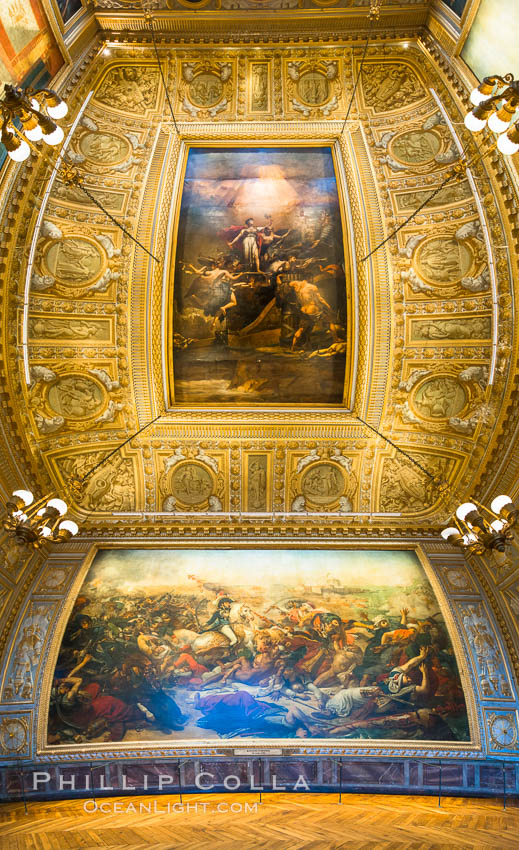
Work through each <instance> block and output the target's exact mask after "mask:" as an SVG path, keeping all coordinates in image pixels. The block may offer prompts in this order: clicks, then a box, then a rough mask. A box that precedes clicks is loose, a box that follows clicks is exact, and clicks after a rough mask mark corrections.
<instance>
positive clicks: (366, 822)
mask: <svg viewBox="0 0 519 850" xmlns="http://www.w3.org/2000/svg"><path fill="white" fill-rule="evenodd" d="M153 800H156V804H155V807H156V809H157V811H155V812H154V811H153V806H154V804H153ZM178 800H179V798H178V796H173V795H172V796H161V797H156V798H150V797H112V798H104V799H103V800H99V801H98V802H99V803H101V802H103V803H104V804H105V806H104V807H105V813H101V812H99V811H97V812H94V813H87V812H85V810H84V804H85V802H86V801H84V800H73V801H71V800H67V801H62V802H53V803H35V802H33V803H29V805H28V808H29V814H28V815H26V814H25V813H24V808H23V804H21V803H12V804H11V803H9V804H4V805H3V806H2V807H1V808H0V848H2V850H90V848H109V850H148V848H153V850H176V848H179V847H181V848H187V850H231V848H232V850H263V848H264V849H265V850H324V848H326V850H339V848H341V850H342V848H349V850H357V848H358V850H432V848H434V850H440V848H441V850H457V848H474V850H475V849H476V848H478V850H479V848H496V850H504V849H505V848H506V850H515V848H518V850H519V806H517V804H516V803H514V802H512V801H509V804H508V806H509V807H508V808H507V810H506V811H503V809H502V808H500V803H499V801H498V800H474V799H463V798H459V797H457V798H456V797H454V798H453V797H449V798H445V799H444V800H443V801H442V808H438V806H437V800H436V798H434V797H414V798H410V797H396V796H370V795H367V794H355V795H353V794H349V795H344V796H343V799H342V804H341V805H339V804H338V797H337V795H336V794H310V793H309V794H303V793H300V794H267V795H264V797H263V802H262V803H261V804H258V805H257V806H254V803H257V800H258V798H257V797H254V796H253V795H250V794H232V795H216V794H214V795H213V794H204V795H200V796H198V795H197V796H195V795H189V796H186V797H184V810H179V804H178ZM130 803H132V804H133V806H134V807H135V811H132V807H131V806H130ZM140 804H144V805H145V806H146V805H148V804H150V809H151V810H150V812H149V813H148V812H147V811H146V810H144V811H142V810H141V811H139V807H140ZM168 804H169V811H168ZM175 804H177V806H176V808H174V806H175ZM187 804H189V806H190V808H189V809H187ZM91 805H92V804H91V803H90V804H89V805H87V808H88V807H89V806H90V807H91ZM117 805H118V806H119V807H120V811H119V812H117V810H116V809H117ZM204 806H205V810H204ZM218 806H220V810H219V809H218ZM231 806H232V807H233V811H231V810H230V809H231ZM247 806H248V808H247ZM128 808H129V809H130V810H129V811H128ZM114 809H115V811H114Z"/></svg>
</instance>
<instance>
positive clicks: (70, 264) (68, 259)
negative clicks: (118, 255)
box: [44, 237, 102, 283]
mask: <svg viewBox="0 0 519 850" xmlns="http://www.w3.org/2000/svg"><path fill="white" fill-rule="evenodd" d="M44 259H45V265H46V266H47V268H48V269H49V271H50V272H52V274H53V275H54V276H55V277H56V278H57V279H58V280H61V281H63V282H64V283H87V282H88V281H90V280H93V279H94V278H95V277H96V275H97V274H99V272H100V271H101V266H102V256H101V252H100V250H99V248H97V247H96V246H95V245H93V244H92V243H91V242H87V241H86V240H85V239H81V238H80V237H74V238H68V239H61V240H60V241H59V242H54V243H53V244H51V246H50V248H48V250H47V251H46V252H45V258H44Z"/></svg>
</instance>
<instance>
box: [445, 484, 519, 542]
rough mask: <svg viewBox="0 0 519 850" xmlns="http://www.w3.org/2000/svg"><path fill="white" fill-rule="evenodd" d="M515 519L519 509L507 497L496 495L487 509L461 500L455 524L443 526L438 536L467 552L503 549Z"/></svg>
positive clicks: (510, 538) (518, 517)
mask: <svg viewBox="0 0 519 850" xmlns="http://www.w3.org/2000/svg"><path fill="white" fill-rule="evenodd" d="M518 520H519V509H518V508H516V506H515V505H514V503H513V502H512V500H511V498H510V496H496V498H495V499H494V500H493V501H492V502H491V503H490V508H486V507H485V506H484V505H480V504H479V502H475V501H474V502H464V503H463V504H462V505H460V506H459V508H458V509H457V510H456V515H455V517H454V522H455V523H456V525H455V526H450V527H449V528H444V530H443V531H442V532H441V536H442V537H443V539H444V540H447V542H448V543H452V544H453V545H454V546H458V547H459V548H460V549H463V551H465V552H468V553H469V554H474V555H482V554H483V553H484V552H486V551H493V550H494V549H496V550H497V551H498V552H504V551H505V548H506V544H507V543H508V542H509V541H510V540H512V539H513V536H514V535H513V531H512V529H513V527H514V526H515V525H516V523H517V521H518Z"/></svg>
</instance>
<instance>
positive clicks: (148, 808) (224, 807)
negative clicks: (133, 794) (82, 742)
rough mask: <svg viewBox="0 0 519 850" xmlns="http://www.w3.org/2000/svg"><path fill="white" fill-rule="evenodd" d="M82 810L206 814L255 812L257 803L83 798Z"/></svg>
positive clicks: (88, 812)
mask: <svg viewBox="0 0 519 850" xmlns="http://www.w3.org/2000/svg"><path fill="white" fill-rule="evenodd" d="M83 810H84V811H85V812H86V813H87V814H89V815H93V814H103V815H120V814H123V815H124V814H132V815H161V814H162V815H181V814H187V815H208V814H211V813H213V814H214V813H216V814H222V815H223V814H229V813H231V814H234V815H237V814H246V815H253V814H257V811H258V803H248V802H245V803H239V802H237V801H233V802H232V803H231V802H227V801H225V800H222V801H221V802H219V803H213V802H207V803H206V802H201V801H198V800H197V801H196V802H189V803H170V802H164V801H162V800H142V801H139V802H133V801H131V800H130V801H129V802H128V803H126V802H124V801H122V800H85V802H84V803H83Z"/></svg>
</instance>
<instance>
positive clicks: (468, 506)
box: [456, 502, 478, 522]
mask: <svg viewBox="0 0 519 850" xmlns="http://www.w3.org/2000/svg"><path fill="white" fill-rule="evenodd" d="M477 510H478V509H477V506H476V505H473V504H472V502H465V503H464V504H463V505H460V506H459V508H458V509H457V511H456V516H457V517H458V519H461V521H462V522H463V521H464V519H465V517H466V516H467V514H470V513H472V511H476V513H477Z"/></svg>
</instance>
